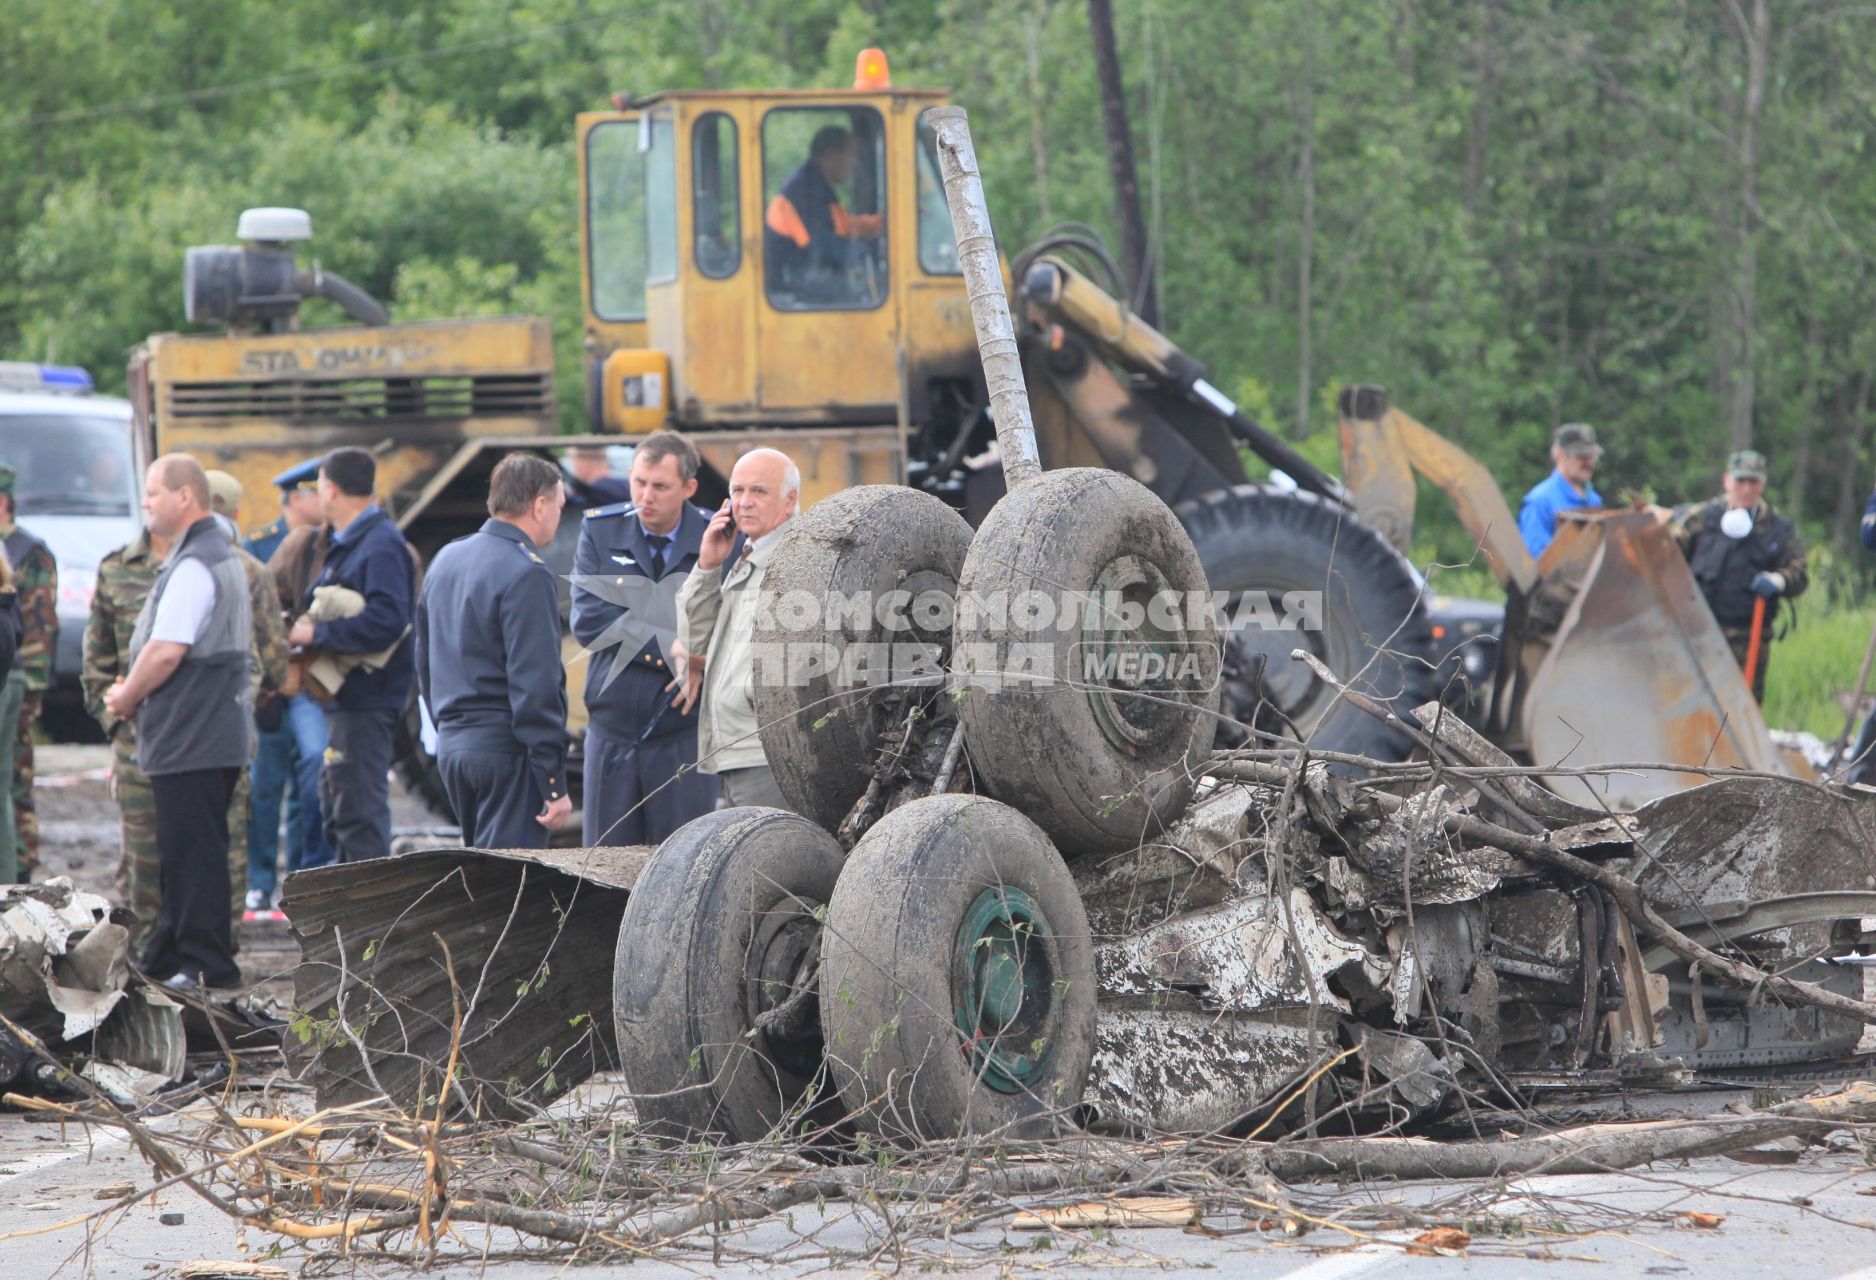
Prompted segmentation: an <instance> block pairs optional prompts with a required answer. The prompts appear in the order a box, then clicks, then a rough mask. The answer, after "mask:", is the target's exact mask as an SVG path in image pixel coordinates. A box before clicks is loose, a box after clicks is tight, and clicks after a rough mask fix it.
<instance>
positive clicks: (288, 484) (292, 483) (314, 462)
mask: <svg viewBox="0 0 1876 1280" xmlns="http://www.w3.org/2000/svg"><path fill="white" fill-rule="evenodd" d="M324 462H325V459H324V458H323V457H320V458H308V459H307V460H306V461H304V462H296V463H294V464H293V465H292V466H290V467H288V468H287V469H286V470H285V471H282V472H281V473H280V474H279V475H277V476H275V477H274V488H276V489H310V488H311V487H312V486H313V485H315V484H317V483H318V482H319V468H320V465H321V464H322V463H324Z"/></svg>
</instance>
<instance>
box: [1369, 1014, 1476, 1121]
mask: <svg viewBox="0 0 1876 1280" xmlns="http://www.w3.org/2000/svg"><path fill="white" fill-rule="evenodd" d="M1354 1034H1355V1042H1356V1044H1357V1045H1358V1046H1359V1048H1360V1058H1361V1063H1362V1065H1363V1066H1364V1067H1367V1068H1368V1069H1369V1070H1371V1071H1373V1072H1374V1073H1375V1074H1376V1075H1378V1076H1380V1077H1381V1078H1382V1079H1383V1080H1386V1081H1387V1082H1388V1084H1389V1085H1390V1086H1391V1087H1392V1088H1393V1090H1394V1092H1395V1094H1396V1095H1397V1096H1398V1097H1399V1098H1400V1100H1401V1101H1402V1102H1404V1103H1406V1104H1407V1105H1408V1106H1410V1107H1414V1108H1427V1107H1434V1106H1438V1105H1439V1103H1440V1100H1441V1099H1442V1098H1444V1097H1445V1096H1446V1091H1447V1090H1448V1089H1450V1088H1451V1087H1452V1086H1453V1084H1454V1077H1453V1069H1452V1068H1451V1067H1450V1066H1448V1065H1447V1064H1446V1063H1445V1062H1443V1061H1441V1060H1440V1058H1439V1057H1438V1056H1437V1055H1436V1054H1434V1052H1433V1050H1431V1049H1429V1048H1428V1047H1427V1045H1426V1042H1425V1041H1423V1040H1421V1039H1420V1038H1419V1037H1418V1036H1410V1035H1404V1034H1402V1033H1401V1032H1399V1031H1381V1030H1378V1029H1376V1028H1374V1027H1364V1026H1357V1027H1355V1028H1354Z"/></svg>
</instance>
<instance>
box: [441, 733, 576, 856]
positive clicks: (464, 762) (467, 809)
mask: <svg viewBox="0 0 1876 1280" xmlns="http://www.w3.org/2000/svg"><path fill="white" fill-rule="evenodd" d="M436 767H437V772H439V773H441V774H442V775H443V791H444V793H445V794H446V795H448V796H449V805H450V808H452V809H454V810H455V811H456V820H457V821H458V822H460V823H461V824H462V842H463V843H464V844H466V845H469V846H470V847H471V848H475V849H545V848H546V847H547V844H548V839H549V833H548V830H547V828H546V827H543V826H542V825H541V824H540V823H538V822H536V821H535V820H534V819H535V815H537V814H539V813H540V811H541V809H542V807H543V806H544V805H545V804H546V801H544V800H543V799H542V798H541V792H540V788H538V787H536V786H535V785H534V779H533V778H532V777H530V776H529V775H528V758H527V756H525V755H524V754H522V752H521V751H520V750H518V749H517V750H515V751H495V750H488V749H479V748H472V749H469V750H458V749H453V748H451V747H448V746H444V747H443V748H442V749H441V751H440V753H439V754H438V756H437V758H436Z"/></svg>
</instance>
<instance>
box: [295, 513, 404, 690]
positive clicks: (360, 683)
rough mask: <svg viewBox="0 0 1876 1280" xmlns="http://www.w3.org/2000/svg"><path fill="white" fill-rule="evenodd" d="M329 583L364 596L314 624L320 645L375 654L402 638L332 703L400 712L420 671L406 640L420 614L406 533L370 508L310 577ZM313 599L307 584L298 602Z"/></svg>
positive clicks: (336, 540) (354, 676)
mask: <svg viewBox="0 0 1876 1280" xmlns="http://www.w3.org/2000/svg"><path fill="white" fill-rule="evenodd" d="M330 586H341V587H350V588H351V589H352V590H354V591H356V592H358V593H359V594H360V595H362V596H364V597H365V611H364V612H363V613H361V614H359V615H358V616H357V617H356V618H341V619H339V620H338V621H336V622H322V623H320V624H319V625H318V626H316V627H314V628H313V644H314V645H315V646H316V647H318V648H321V649H330V650H332V651H333V652H334V653H377V652H379V651H380V650H383V649H388V648H390V647H391V646H392V645H393V644H396V645H397V652H396V653H393V654H392V655H391V660H390V661H389V662H387V663H386V664H385V665H384V669H383V670H382V671H366V670H363V669H362V668H361V669H358V670H354V671H353V672H352V673H351V675H349V676H347V677H346V678H345V683H344V684H343V685H341V686H340V687H339V693H338V696H337V697H335V698H334V699H333V700H332V705H333V706H335V707H338V708H340V709H342V710H345V711H402V710H403V709H404V708H405V707H406V706H408V705H409V703H410V690H411V685H412V681H413V679H414V676H415V672H416V664H415V662H414V661H413V660H412V658H411V649H412V647H413V646H412V645H410V644H409V643H408V641H409V638H410V636H409V632H410V628H411V624H412V623H413V621H414V620H415V619H416V614H417V565H416V560H415V558H414V557H413V556H412V554H411V550H410V548H409V547H408V546H406V545H405V544H404V535H403V534H402V533H401V532H399V531H398V527H397V525H395V524H394V523H392V521H391V517H390V516H387V515H386V514H384V511H383V509H382V508H380V507H376V506H372V507H367V508H365V510H364V512H363V513H362V514H360V515H359V517H358V518H357V519H355V520H353V521H352V523H351V524H349V525H347V526H346V529H345V532H344V533H342V534H339V535H337V536H335V537H334V538H333V540H332V548H331V550H329V551H327V552H326V567H325V571H324V572H322V573H321V574H320V575H319V577H318V579H317V580H315V581H314V583H313V587H330ZM312 598H313V596H312V588H311V587H309V588H308V589H307V593H306V598H305V599H304V600H302V601H300V608H301V609H302V610H304V609H305V608H306V606H307V605H309V604H311V603H312ZM400 640H402V641H405V643H401V644H400V643H398V642H399V641H400Z"/></svg>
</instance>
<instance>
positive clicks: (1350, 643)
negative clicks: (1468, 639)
mask: <svg viewBox="0 0 1876 1280" xmlns="http://www.w3.org/2000/svg"><path fill="white" fill-rule="evenodd" d="M1178 515H1179V519H1180V520H1181V521H1182V522H1183V523H1184V524H1185V527H1186V530H1187V532H1189V533H1190V534H1191V535H1192V545H1193V546H1194V547H1195V548H1197V550H1198V555H1199V559H1200V560H1202V561H1203V562H1204V565H1205V574H1206V577H1207V579H1208V580H1209V581H1210V583H1211V588H1212V590H1213V591H1214V592H1224V593H1227V594H1228V596H1229V603H1228V604H1227V606H1226V608H1225V616H1224V617H1223V618H1221V620H1220V625H1221V628H1222V629H1223V631H1224V643H1225V646H1226V651H1227V655H1226V656H1227V660H1226V663H1225V669H1226V672H1227V677H1226V679H1227V681H1228V682H1229V681H1233V680H1238V681H1242V680H1245V679H1247V678H1249V675H1250V674H1251V673H1255V672H1256V670H1257V668H1258V667H1259V665H1260V663H1259V662H1258V659H1259V658H1260V657H1261V659H1262V662H1261V668H1262V670H1261V675H1262V681H1261V683H1262V694H1261V695H1260V693H1259V691H1257V690H1255V689H1251V688H1245V687H1241V686H1239V685H1234V686H1233V687H1228V688H1227V689H1226V694H1225V703H1226V706H1227V708H1235V709H1238V710H1239V713H1240V714H1242V715H1244V716H1245V717H1246V718H1248V716H1249V708H1250V707H1252V706H1254V705H1255V704H1256V703H1257V702H1259V701H1260V700H1261V696H1265V695H1267V697H1268V700H1269V701H1270V702H1272V703H1274V704H1275V707H1276V709H1277V710H1278V711H1279V712H1280V713H1281V716H1280V717H1279V721H1281V719H1282V718H1287V720H1288V721H1289V723H1290V724H1291V725H1294V727H1295V729H1296V731H1297V732H1299V733H1300V734H1301V735H1303V737H1304V738H1305V739H1306V740H1307V741H1308V742H1309V743H1310V745H1311V746H1313V747H1315V748H1316V749H1318V750H1323V751H1343V752H1349V753H1351V754H1355V755H1363V756H1370V757H1373V758H1374V759H1377V760H1383V761H1392V760H1401V759H1405V758H1406V756H1407V753H1408V752H1409V751H1410V750H1411V749H1412V746H1413V744H1412V742H1411V741H1410V740H1409V739H1408V738H1407V736H1406V735H1405V734H1403V733H1401V732H1400V731H1399V730H1397V729H1392V728H1389V727H1388V726H1387V725H1385V724H1383V723H1382V722H1381V721H1379V720H1377V719H1375V718H1374V717H1373V716H1370V715H1367V714H1365V713H1364V712H1362V711H1360V710H1357V709H1356V708H1355V707H1353V706H1350V705H1349V704H1348V702H1347V701H1346V700H1342V699H1339V698H1338V697H1337V695H1336V691H1335V690H1334V689H1333V688H1331V687H1330V686H1329V685H1327V684H1325V683H1323V682H1322V681H1320V680H1318V679H1317V678H1316V677H1315V676H1314V675H1312V674H1311V673H1310V671H1309V669H1308V668H1307V667H1305V666H1304V665H1303V664H1302V663H1301V662H1297V661H1294V660H1293V659H1291V657H1290V656H1289V655H1290V653H1291V651H1292V650H1294V649H1298V648H1303V649H1308V650H1309V651H1310V652H1312V653H1314V654H1315V656H1316V657H1318V658H1320V659H1321V660H1322V661H1323V663H1324V664H1325V665H1327V666H1328V668H1329V669H1330V670H1331V671H1333V672H1335V673H1336V675H1337V676H1338V677H1339V678H1340V679H1342V680H1343V681H1345V682H1347V683H1348V684H1349V686H1350V687H1351V688H1353V689H1356V690H1358V691H1360V692H1362V693H1365V694H1367V695H1368V696H1370V697H1371V698H1373V699H1375V700H1376V701H1377V702H1380V703H1383V704H1385V705H1387V706H1390V707H1392V708H1394V709H1395V710H1396V711H1398V712H1406V711H1408V710H1410V709H1411V708H1413V707H1416V706H1419V705H1421V704H1422V703H1424V702H1426V701H1428V700H1429V699H1431V698H1433V697H1434V696H1435V695H1436V693H1437V674H1436V671H1435V666H1436V664H1435V663H1434V662H1433V660H1432V659H1433V651H1434V646H1433V631H1432V625H1431V624H1430V623H1429V622H1428V620H1427V612H1426V607H1425V604H1424V602H1423V601H1422V599H1421V587H1420V581H1419V579H1418V577H1417V575H1415V573H1414V571H1413V567H1412V565H1411V564H1409V563H1408V561H1407V559H1406V557H1404V556H1402V555H1401V554H1400V552H1398V551H1396V550H1395V549H1394V548H1393V547H1392V546H1390V545H1388V543H1387V542H1386V541H1385V540H1384V539H1383V538H1382V537H1381V535H1380V534H1378V533H1376V532H1375V531H1374V530H1373V529H1370V528H1368V527H1367V526H1366V525H1364V524H1362V523H1360V521H1359V520H1357V519H1355V518H1354V517H1353V516H1351V515H1349V514H1348V513H1346V512H1343V511H1340V510H1338V509H1336V508H1335V507H1334V506H1332V505H1330V504H1329V503H1327V502H1324V501H1323V500H1322V499H1320V498H1317V497H1315V496H1314V495H1312V494H1307V493H1284V492H1281V491H1278V490H1275V489H1267V488H1262V487H1260V486H1256V485H1241V486H1239V487H1237V488H1233V489H1227V490H1224V491H1222V492H1219V493H1214V494H1211V495H1209V496H1207V497H1205V498H1201V499H1199V500H1197V501H1194V502H1188V503H1183V504H1181V505H1180V507H1179V510H1178ZM1259 591H1261V592H1266V593H1268V594H1267V595H1266V596H1263V597H1259V599H1260V600H1262V601H1266V602H1267V603H1268V606H1269V608H1268V610H1267V611H1266V610H1263V609H1259V608H1251V609H1241V608H1240V605H1241V603H1242V602H1244V601H1245V599H1246V597H1245V595H1244V593H1246V592H1259ZM1295 592H1313V593H1319V594H1318V596H1317V597H1316V599H1317V607H1316V610H1315V616H1314V617H1313V618H1312V617H1311V612H1310V605H1309V602H1308V597H1298V596H1291V595H1290V593H1295ZM1286 597H1289V598H1288V599H1287V600H1286ZM1293 605H1294V606H1295V607H1292V606H1293ZM1253 614H1258V615H1261V616H1259V617H1252V615H1253ZM1234 620H1241V621H1235V622H1234ZM1286 621H1287V625H1285V623H1286ZM1271 624H1275V625H1271Z"/></svg>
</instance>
